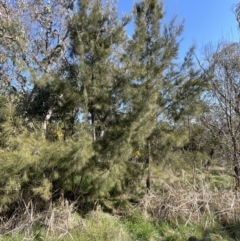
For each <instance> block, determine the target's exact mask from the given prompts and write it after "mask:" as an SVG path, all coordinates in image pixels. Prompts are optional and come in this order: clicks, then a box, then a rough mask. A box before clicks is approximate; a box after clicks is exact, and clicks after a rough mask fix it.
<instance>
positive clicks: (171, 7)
mask: <svg viewBox="0 0 240 241" xmlns="http://www.w3.org/2000/svg"><path fill="white" fill-rule="evenodd" d="M134 2H135V0H118V6H119V13H120V14H122V13H127V14H129V13H130V12H131V9H132V6H133V5H134ZM238 2H240V0H239V1H238V0H165V1H164V9H165V11H166V16H165V18H164V22H167V21H169V19H170V18H171V17H172V16H173V15H174V14H176V15H177V19H178V21H179V22H180V21H181V20H184V26H185V27H184V32H183V34H182V36H181V37H182V38H183V40H182V43H181V46H180V50H181V52H186V51H187V49H188V48H189V47H190V46H191V45H192V44H193V42H195V43H196V45H197V52H198V53H200V52H201V51H202V49H203V47H204V46H205V45H207V44H208V43H212V44H217V43H218V42H219V41H220V40H228V41H237V42H239V40H240V34H239V30H238V25H237V21H236V19H235V15H234V13H233V6H234V5H236V4H237V3H238ZM131 29H132V28H131V26H129V27H128V28H127V30H128V31H129V34H131V33H130V32H131Z"/></svg>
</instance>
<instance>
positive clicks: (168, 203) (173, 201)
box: [140, 179, 240, 225]
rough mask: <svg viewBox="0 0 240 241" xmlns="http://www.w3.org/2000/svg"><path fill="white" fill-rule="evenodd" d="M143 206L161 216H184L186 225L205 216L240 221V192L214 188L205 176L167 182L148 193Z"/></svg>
mask: <svg viewBox="0 0 240 241" xmlns="http://www.w3.org/2000/svg"><path fill="white" fill-rule="evenodd" d="M140 208H143V209H144V210H146V211H147V213H148V214H150V215H151V216H152V217H154V218H157V219H158V220H165V221H170V222H178V221H179V220H181V221H184V222H185V224H186V225H187V224H189V223H190V224H196V223H199V222H200V221H201V220H202V217H203V216H208V217H212V218H213V219H214V220H217V221H219V222H220V223H222V224H223V225H231V224H234V223H237V222H240V193H238V192H236V191H235V190H233V189H217V188H212V187H210V185H209V183H208V182H205V181H204V180H203V179H202V180H199V179H198V181H196V182H195V183H194V184H192V183H188V182H186V181H185V182H184V183H182V182H181V183H179V185H178V184H176V183H175V184H174V185H168V184H167V183H165V185H164V188H162V191H158V192H157V193H156V192H151V193H150V194H149V195H146V196H145V197H144V198H143V201H142V202H141V205H140ZM209 221H210V219H208V222H209ZM206 225H207V224H206Z"/></svg>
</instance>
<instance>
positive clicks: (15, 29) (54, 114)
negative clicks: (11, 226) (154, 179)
mask: <svg viewBox="0 0 240 241" xmlns="http://www.w3.org/2000/svg"><path fill="white" fill-rule="evenodd" d="M163 10H164V9H163V5H162V3H160V2H159V1H158V0H142V1H140V2H139V3H136V4H135V5H134V8H133V11H132V15H131V16H122V17H119V13H118V9H117V4H116V3H115V2H112V1H110V0H109V1H102V0H78V1H69V0H52V1H51V2H50V1H48V2H47V1H44V0H40V1H39V0H13V1H3V0H1V1H0V80H1V81H0V112H1V115H0V162H1V163H0V195H1V198H0V213H5V214H6V213H8V212H10V213H11V210H14V209H15V207H16V205H23V204H24V203H25V204H27V203H34V205H35V208H36V209H39V210H45V209H47V208H49V206H51V205H52V204H53V203H54V202H57V201H59V200H60V201H64V199H68V200H72V201H77V202H79V203H81V204H83V203H87V202H90V201H94V200H96V199H101V198H109V197H116V196H118V195H121V194H124V193H128V195H130V194H131V195H134V194H135V193H136V192H137V191H136V190H137V188H136V187H137V186H138V185H139V183H141V182H142V180H144V183H145V189H146V191H150V190H151V167H152V166H153V165H156V164H161V162H162V160H164V159H165V160H167V159H168V158H169V159H171V158H175V159H181V160H184V161H186V162H190V161H192V160H194V161H200V160H204V162H207V160H210V159H211V155H212V154H213V150H218V152H219V153H222V154H221V155H222V156H223V157H224V158H226V159H229V160H231V161H232V163H233V164H234V167H235V174H236V178H237V180H238V179H239V177H238V172H239V171H238V170H239V161H238V159H239V158H238V155H239V129H240V128H239V126H240V125H239V120H238V119H239V102H238V101H239V89H240V88H239V80H238V76H239V71H240V68H239V66H238V65H239V61H238V60H239V45H238V44H236V43H231V44H223V45H221V46H219V48H218V49H217V50H212V52H211V51H206V56H205V57H206V61H205V62H204V64H203V65H200V66H199V67H198V65H196V64H195V63H194V58H193V57H194V56H193V54H194V48H193V47H191V48H190V49H189V52H188V53H186V56H185V58H179V40H180V39H179V36H180V35H181V33H182V30H183V25H182V24H178V23H177V22H176V18H173V19H172V20H171V21H170V22H169V23H168V24H163V23H162V22H163V21H162V20H163V18H164V11H163ZM130 21H133V23H134V29H133V33H132V35H131V36H129V35H128V33H127V32H126V29H125V27H126V26H127V25H128V24H129V23H130ZM206 93H210V96H211V97H210V98H208V99H205V98H203V97H204V96H205V94H206ZM220 150H221V152H220ZM211 153H212V154H211ZM224 155H225V156H224Z"/></svg>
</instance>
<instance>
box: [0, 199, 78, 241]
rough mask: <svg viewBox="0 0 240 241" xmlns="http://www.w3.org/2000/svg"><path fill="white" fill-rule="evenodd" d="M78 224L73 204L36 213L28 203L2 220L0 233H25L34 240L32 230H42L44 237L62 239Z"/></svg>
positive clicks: (30, 203) (66, 203) (65, 204)
mask: <svg viewBox="0 0 240 241" xmlns="http://www.w3.org/2000/svg"><path fill="white" fill-rule="evenodd" d="M23 203H24V202H23ZM80 224H81V219H80V218H79V216H77V215H75V205H74V203H72V204H69V203H68V202H67V201H66V202H65V203H64V204H62V205H59V206H58V207H50V208H49V209H48V210H46V211H43V212H37V211H36V209H35V208H34V205H33V204H32V202H29V203H28V204H27V205H26V204H25V203H24V208H23V205H19V206H18V207H17V208H16V209H15V211H14V212H13V213H12V215H11V217H10V218H8V219H7V221H5V222H4V219H3V220H2V222H1V225H0V232H1V233H2V234H17V233H25V234H26V236H28V237H29V238H30V240H32V239H33V240H34V235H35V234H34V228H37V229H39V228H44V230H46V232H45V235H46V237H47V236H48V235H49V234H51V235H56V234H57V235H58V236H59V237H63V236H65V235H71V234H70V233H69V230H71V229H73V228H75V227H76V226H79V225H80ZM31 238H32V239H31Z"/></svg>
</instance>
